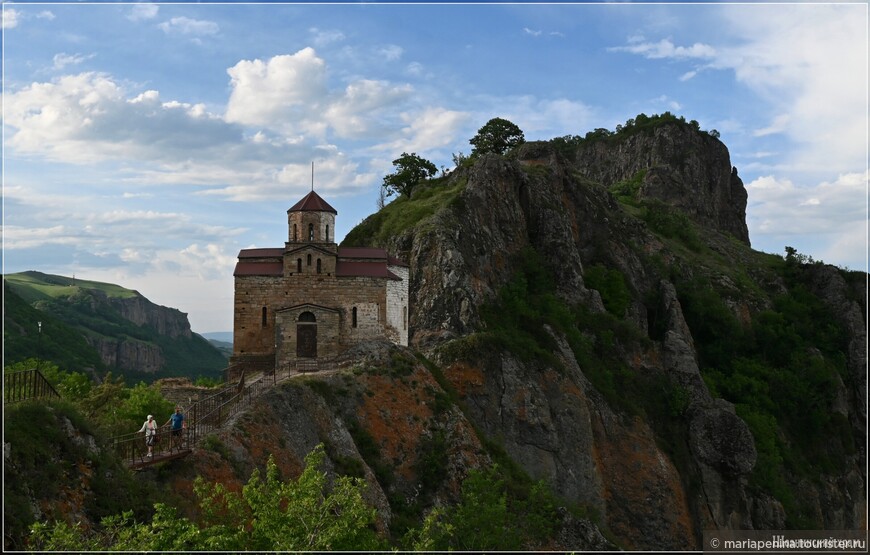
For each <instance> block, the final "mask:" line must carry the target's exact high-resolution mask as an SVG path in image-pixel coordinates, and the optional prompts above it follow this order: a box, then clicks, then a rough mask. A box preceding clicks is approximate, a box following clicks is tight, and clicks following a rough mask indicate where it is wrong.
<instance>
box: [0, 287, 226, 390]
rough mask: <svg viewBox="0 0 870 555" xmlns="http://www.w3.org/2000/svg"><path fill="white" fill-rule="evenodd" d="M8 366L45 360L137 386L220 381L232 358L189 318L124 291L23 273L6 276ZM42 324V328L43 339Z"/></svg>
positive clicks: (6, 352)
mask: <svg viewBox="0 0 870 555" xmlns="http://www.w3.org/2000/svg"><path fill="white" fill-rule="evenodd" d="M3 283H4V292H5V293H6V313H5V317H4V326H3V340H4V348H5V363H6V364H11V363H14V362H17V361H20V360H25V359H27V358H40V357H41V358H43V359H45V360H51V361H54V362H55V363H57V364H59V365H60V366H61V367H63V368H65V369H67V370H69V371H95V372H97V373H98V374H103V373H104V372H105V371H107V370H110V371H112V372H113V373H114V374H115V375H118V374H120V375H124V376H126V377H128V378H129V379H131V380H132V381H134V382H135V381H138V380H146V381H152V380H155V379H158V378H162V377H170V376H188V377H191V378H196V377H198V376H207V377H212V378H215V377H219V376H220V372H221V370H223V369H224V368H225V367H226V357H225V356H224V355H223V354H222V353H221V352H220V351H219V350H218V349H216V348H215V347H214V346H212V345H211V344H210V343H209V342H208V341H206V340H205V339H204V338H202V337H200V336H199V335H197V334H195V333H193V332H191V330H190V324H189V322H188V320H187V315H185V314H184V313H182V312H180V311H178V310H176V309H172V308H167V307H162V306H158V305H155V304H154V303H152V302H150V301H149V300H148V299H146V298H145V297H143V296H142V295H140V294H139V293H138V292H136V291H132V290H129V289H125V288H123V287H120V286H118V285H114V284H108V283H100V282H94V281H87V280H81V279H72V278H67V277H63V276H55V275H48V274H42V273H40V272H22V273H17V274H9V275H6V276H4V277H3ZM37 321H43V330H42V334H41V336H40V334H39V333H38V330H37V325H36V322H37Z"/></svg>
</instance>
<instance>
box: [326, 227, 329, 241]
mask: <svg viewBox="0 0 870 555" xmlns="http://www.w3.org/2000/svg"><path fill="white" fill-rule="evenodd" d="M326 242H327V243H328V242H329V224H326Z"/></svg>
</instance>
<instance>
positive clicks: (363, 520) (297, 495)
mask: <svg viewBox="0 0 870 555" xmlns="http://www.w3.org/2000/svg"><path fill="white" fill-rule="evenodd" d="M324 459H325V453H324V448H323V445H322V444H321V445H318V446H317V447H315V449H314V450H313V451H312V452H311V453H309V454H308V456H306V457H305V469H304V470H303V471H302V475H301V476H300V477H299V478H298V479H297V480H290V481H286V482H285V481H282V480H281V479H280V477H279V473H278V467H277V465H276V464H275V461H274V460H273V459H272V458H270V459H269V461H268V462H267V463H266V477H265V480H264V479H263V478H261V477H260V472H259V470H254V472H253V473H252V474H251V478H250V480H249V481H248V483H247V484H246V485H245V486H244V487H243V488H242V492H241V494H239V493H238V492H235V491H231V490H229V489H227V488H226V487H225V486H224V485H223V484H220V483H206V482H205V481H204V480H202V479H201V478H197V481H196V483H195V484H194V492H195V493H196V495H197V497H198V498H199V502H200V508H201V510H202V513H203V518H202V520H203V522H201V523H195V522H192V521H190V520H188V519H187V518H185V517H184V516H181V515H179V514H178V513H177V511H176V509H174V508H172V507H169V506H166V505H163V504H161V503H157V504H156V505H155V506H154V509H155V513H154V517H153V518H152V519H151V522H150V523H148V522H136V521H134V520H133V518H132V516H133V515H132V512H131V511H128V512H125V513H123V514H122V515H118V516H113V517H106V518H104V519H103V521H102V523H101V524H102V526H101V529H99V530H97V531H90V532H88V531H85V530H84V528H83V527H82V526H80V525H75V526H70V525H68V524H66V523H63V522H55V523H54V524H48V523H41V522H40V523H36V524H34V525H33V527H32V534H31V538H30V541H31V545H32V546H33V547H35V548H36V549H37V550H48V551H55V550H66V551H94V550H100V549H103V550H105V549H107V550H110V551H116V550H117V551H247V550H254V551H274V550H277V551H329V550H344V551H349V550H368V551H373V550H377V549H381V548H383V542H382V541H381V540H380V538H378V536H377V533H376V532H375V531H374V528H373V526H374V523H375V518H376V511H375V509H374V508H373V507H371V506H369V505H368V504H367V503H366V502H365V500H364V498H363V492H364V491H365V487H366V484H365V482H364V481H363V480H362V479H359V478H350V477H348V476H339V477H337V478H336V479H335V480H333V481H332V483H331V485H330V480H328V478H327V475H326V472H324V471H322V470H320V469H319V467H320V466H322V465H323V461H324Z"/></svg>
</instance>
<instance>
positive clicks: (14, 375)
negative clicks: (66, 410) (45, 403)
mask: <svg viewBox="0 0 870 555" xmlns="http://www.w3.org/2000/svg"><path fill="white" fill-rule="evenodd" d="M44 397H58V398H59V397H60V394H59V393H58V392H57V391H56V390H55V389H54V387H52V385H51V383H49V381H48V380H47V379H45V376H43V375H42V372H40V371H39V370H37V369H35V368H34V369H31V370H21V371H19V372H9V373H8V374H7V373H4V374H3V401H4V402H5V403H17V402H18V401H25V400H27V399H39V398H44Z"/></svg>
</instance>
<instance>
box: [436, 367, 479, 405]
mask: <svg viewBox="0 0 870 555" xmlns="http://www.w3.org/2000/svg"><path fill="white" fill-rule="evenodd" d="M444 375H445V376H446V377H447V379H448V380H449V381H450V383H451V384H452V385H453V387H454V388H456V392H457V393H459V395H460V396H461V397H465V396H466V395H467V394H468V393H469V390H475V389H480V388H482V387H483V384H484V382H485V381H486V377H485V376H484V375H483V370H482V369H481V368H480V367H478V366H471V365H470V364H468V363H467V362H463V361H458V362H454V363H453V364H451V365H450V366H448V367H447V369H446V370H445V371H444Z"/></svg>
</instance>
